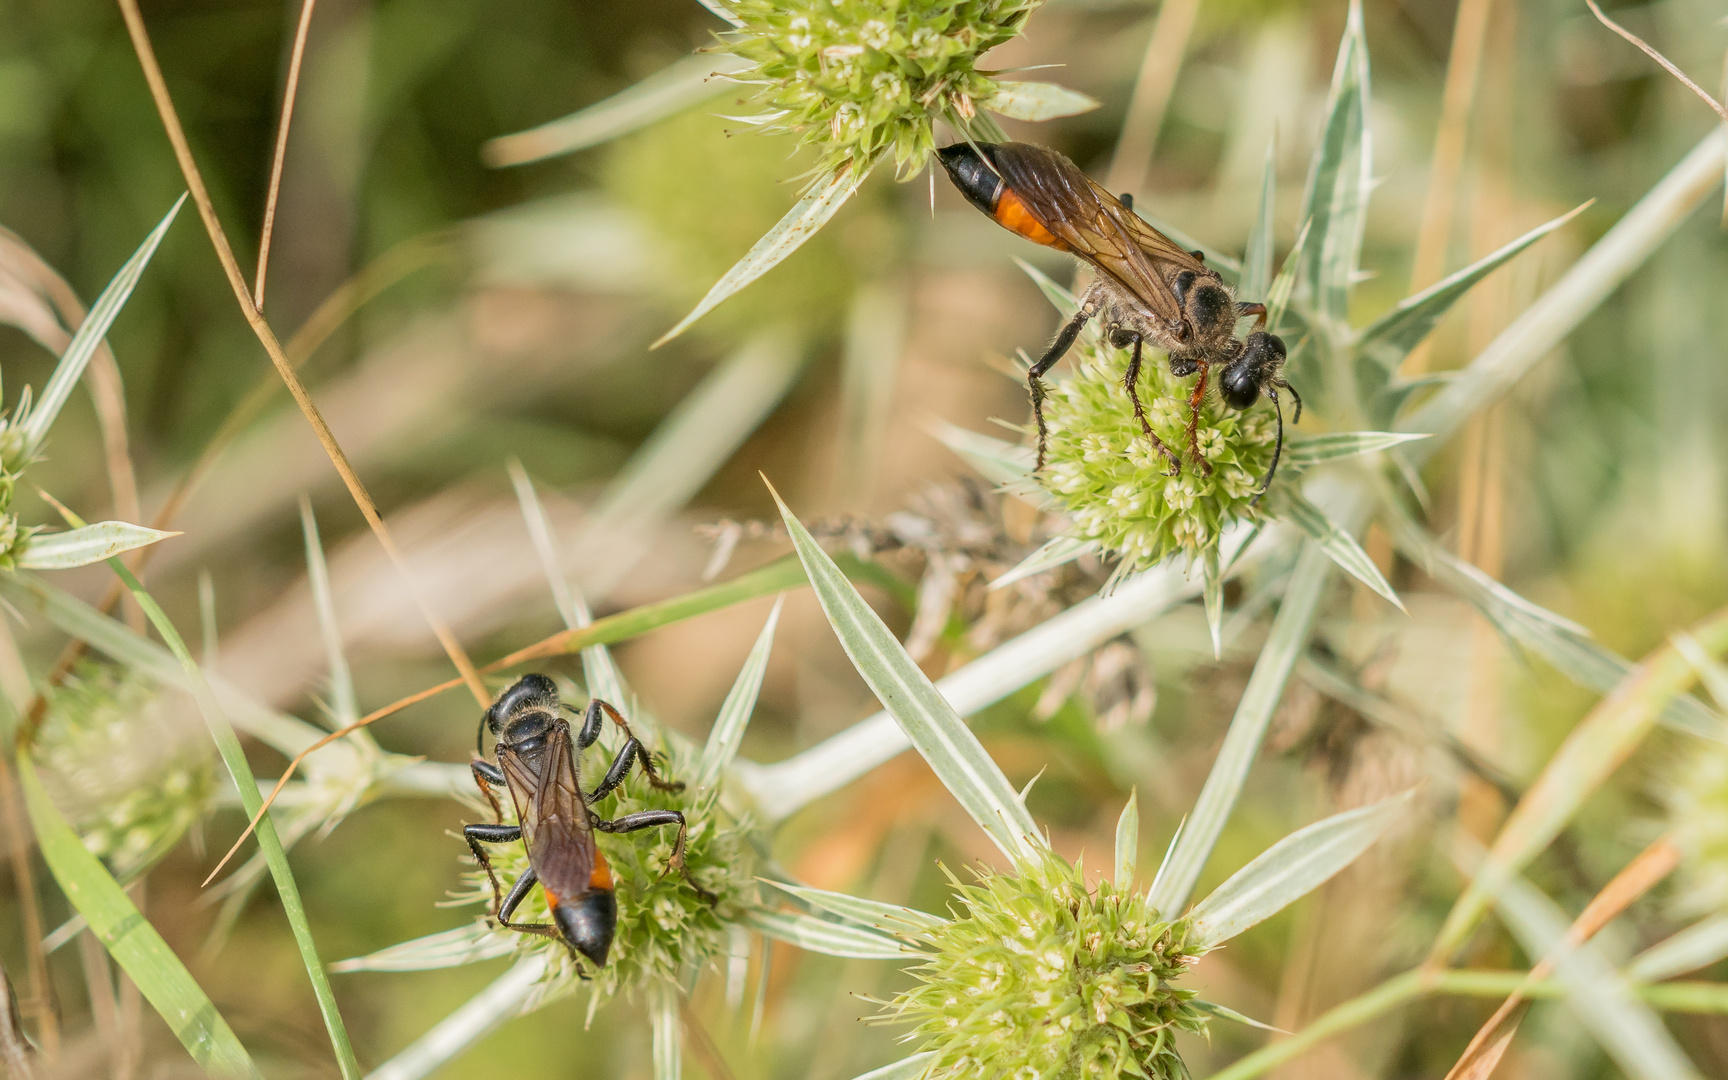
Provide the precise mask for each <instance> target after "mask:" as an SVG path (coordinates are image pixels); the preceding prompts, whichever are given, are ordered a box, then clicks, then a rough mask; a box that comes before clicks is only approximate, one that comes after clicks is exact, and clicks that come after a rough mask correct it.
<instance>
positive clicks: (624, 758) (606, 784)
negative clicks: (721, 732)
mask: <svg viewBox="0 0 1728 1080" xmlns="http://www.w3.org/2000/svg"><path fill="white" fill-rule="evenodd" d="M638 761H640V762H641V763H642V768H643V771H645V772H646V773H648V777H649V779H650V780H652V779H653V778H654V770H653V768H652V767H651V766H650V764H649V759H648V750H647V748H646V747H644V746H643V745H642V742H641V740H640V739H637V738H635V737H634V736H632V737H631V739H630V740H629V741H628V742H626V743H625V744H624V746H623V748H622V749H621V750H619V751H618V754H617V756H615V757H614V758H613V759H612V767H611V768H609V769H607V770H606V776H605V778H604V779H602V780H601V781H600V786H599V787H597V788H595V789H594V790H593V791H591V792H589V793H588V795H587V801H588V802H590V803H593V802H598V801H599V800H601V799H604V798H605V797H606V796H608V795H610V794H612V791H613V789H615V788H616V787H617V786H618V785H619V784H622V783H623V782H624V778H625V777H626V776H628V775H630V766H631V765H634V764H635V763H636V762H638ZM658 786H660V787H669V788H672V789H673V790H677V789H678V788H682V787H683V786H684V785H683V784H660V785H658Z"/></svg>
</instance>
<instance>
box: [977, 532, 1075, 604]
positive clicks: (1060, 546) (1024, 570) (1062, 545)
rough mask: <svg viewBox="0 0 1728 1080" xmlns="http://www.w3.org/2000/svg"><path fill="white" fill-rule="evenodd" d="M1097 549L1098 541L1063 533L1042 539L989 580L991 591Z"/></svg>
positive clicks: (1052, 568)
mask: <svg viewBox="0 0 1728 1080" xmlns="http://www.w3.org/2000/svg"><path fill="white" fill-rule="evenodd" d="M1097 550H1098V541H1096V540H1087V539H1084V538H1083V537H1078V536H1069V535H1068V534H1067V533H1063V534H1062V535H1060V536H1052V537H1051V538H1050V539H1048V540H1046V541H1044V544H1043V546H1041V547H1040V548H1039V549H1038V550H1037V551H1034V552H1033V553H1032V554H1030V555H1028V556H1026V557H1025V558H1024V559H1021V560H1020V562H1019V563H1017V564H1016V565H1015V567H1014V568H1013V569H1012V570H1009V571H1008V572H1007V573H1005V574H1003V575H1002V576H1000V577H998V578H995V579H993V580H992V581H991V582H990V588H991V590H992V591H994V590H996V589H1001V588H1005V587H1007V586H1009V585H1012V584H1014V583H1015V582H1016V581H1023V580H1025V579H1026V578H1029V577H1031V576H1032V575H1034V574H1042V573H1043V572H1044V571H1046V570H1054V569H1056V568H1057V567H1058V566H1066V565H1068V564H1069V563H1071V562H1073V561H1074V560H1075V559H1078V558H1079V557H1080V556H1082V555H1086V554H1090V553H1091V552H1094V551H1097Z"/></svg>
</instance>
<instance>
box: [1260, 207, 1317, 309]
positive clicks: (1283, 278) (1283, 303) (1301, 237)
mask: <svg viewBox="0 0 1728 1080" xmlns="http://www.w3.org/2000/svg"><path fill="white" fill-rule="evenodd" d="M1313 225H1314V219H1313V218H1309V219H1308V220H1307V221H1304V222H1303V223H1302V231H1301V232H1299V233H1297V234H1296V243H1294V244H1292V245H1291V247H1290V254H1288V255H1286V256H1284V265H1283V266H1281V267H1279V268H1278V276H1277V277H1275V278H1273V279H1272V287H1271V288H1270V289H1268V290H1267V291H1266V329H1267V330H1269V331H1271V332H1272V333H1274V334H1281V333H1284V332H1285V331H1284V318H1285V316H1286V314H1287V313H1288V312H1289V310H1290V297H1291V296H1293V295H1294V294H1295V292H1296V281H1297V279H1298V278H1299V277H1301V273H1302V249H1303V248H1305V247H1306V246H1307V244H1308V234H1309V232H1310V231H1312V228H1313Z"/></svg>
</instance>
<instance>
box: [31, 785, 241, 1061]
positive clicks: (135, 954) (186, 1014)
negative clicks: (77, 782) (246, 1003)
mask: <svg viewBox="0 0 1728 1080" xmlns="http://www.w3.org/2000/svg"><path fill="white" fill-rule="evenodd" d="M17 765H18V778H19V781H20V786H22V788H23V790H24V805H25V807H26V808H27V809H28V811H29V813H30V823H31V825H32V826H33V827H34V829H35V832H36V840H37V843H38V845H39V846H40V848H41V851H42V860H43V861H44V862H46V863H47V864H48V869H49V871H50V872H51V873H53V875H54V880H55V881H56V882H58V883H59V885H60V891H61V892H63V893H64V894H65V895H66V899H67V901H68V902H69V903H71V905H72V906H73V907H74V908H76V909H77V910H78V913H79V914H81V915H83V916H84V918H85V920H86V921H87V922H88V923H89V925H90V929H91V932H92V933H94V934H95V935H96V938H97V940H99V941H100V942H102V946H103V948H105V949H107V950H108V954H109V955H110V956H112V957H113V958H114V961H115V962H116V963H118V964H119V965H120V967H121V970H123V971H125V972H126V975H127V976H128V977H129V978H130V979H131V980H132V982H133V983H134V984H135V985H136V986H137V987H138V990H139V992H140V993H142V994H143V995H144V998H145V1000H147V1001H149V1002H150V1005H151V1007H152V1008H154V1009H155V1010H156V1012H157V1013H158V1014H159V1015H161V1017H162V1019H163V1020H164V1021H166V1022H167V1024H168V1027H169V1029H170V1030H171V1031H173V1032H174V1036H175V1037H176V1038H178V1039H179V1040H180V1043H181V1045H182V1046H184V1047H186V1051H187V1053H189V1054H191V1055H192V1060H193V1061H195V1062H197V1063H198V1065H199V1067H200V1068H202V1069H204V1070H205V1071H206V1072H208V1073H210V1074H211V1075H213V1076H219V1077H238V1076H246V1077H259V1078H262V1076H263V1073H261V1072H259V1071H258V1067H257V1066H256V1065H254V1064H253V1063H252V1058H251V1056H250V1055H249V1054H247V1053H246V1048H245V1047H244V1046H242V1045H240V1040H239V1039H237V1038H235V1036H234V1031H233V1029H232V1028H230V1027H229V1026H228V1022H227V1021H226V1020H224V1019H222V1015H221V1014H220V1013H218V1012H217V1011H216V1006H215V1005H214V1004H212V1003H211V1001H210V998H209V997H208V996H206V995H205V993H204V991H203V989H202V988H200V987H199V985H198V981H197V980H196V979H194V978H193V977H192V974H191V972H189V971H187V970H186V967H185V965H184V964H182V963H181V962H180V958H179V957H177V956H175V955H174V951H173V950H172V949H170V948H169V947H168V943H167V942H165V941H163V940H162V935H160V934H158V933H157V932H156V928H155V927H153V926H151V925H150V923H149V921H148V920H146V919H145V918H144V915H143V913H142V912H140V911H139V910H138V909H137V908H136V907H134V906H133V904H132V901H131V900H130V899H129V898H128V897H127V896H126V890H124V889H122V888H121V887H120V883H119V882H117V881H115V880H114V878H113V876H112V875H111V874H109V873H108V870H107V869H106V868H105V867H104V866H103V865H102V863H101V861H100V860H98V859H97V858H96V856H94V855H92V854H90V852H89V851H87V850H86V849H85V847H84V843H83V841H81V840H79V839H78V834H77V833H75V832H73V831H72V826H71V825H69V824H67V823H66V819H65V818H63V817H61V816H60V811H59V810H57V809H55V807H54V803H53V801H52V800H50V799H49V797H48V792H47V791H46V790H45V789H44V788H43V787H42V781H41V779H40V778H39V777H37V775H36V767H35V765H34V763H32V762H31V760H30V754H29V752H28V751H20V753H19V754H18V757H17Z"/></svg>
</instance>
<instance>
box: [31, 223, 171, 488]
mask: <svg viewBox="0 0 1728 1080" xmlns="http://www.w3.org/2000/svg"><path fill="white" fill-rule="evenodd" d="M185 201H186V196H185V195H181V196H180V197H179V198H178V199H176V200H174V206H173V207H172V208H171V209H170V210H169V211H168V215H167V216H166V217H164V218H163V219H162V221H161V223H160V224H158V225H157V226H156V228H154V229H153V230H151V232H150V235H149V236H146V237H145V238H144V242H143V243H142V244H140V245H138V250H137V251H135V252H133V253H132V257H131V258H130V259H127V260H126V265H124V266H122V267H121V268H120V272H119V273H117V274H115V275H114V280H112V281H110V282H109V283H108V287H107V288H106V289H103V290H102V295H101V296H99V297H97V298H96V303H95V304H94V305H92V306H91V308H90V314H89V315H87V316H85V318H84V322H83V323H82V324H80V325H79V327H78V332H77V333H76V334H73V335H72V340H71V342H69V343H68V344H67V346H66V351H65V352H64V353H62V354H61V355H60V362H59V363H58V364H56V365H55V366H54V374H53V375H51V376H49V377H48V385H46V386H44V387H43V388H42V396H41V397H39V398H38V399H37V400H36V403H35V404H34V405H32V406H31V407H30V412H29V415H27V416H24V417H20V418H19V420H18V427H19V433H20V435H22V436H23V439H22V441H23V444H24V452H23V454H22V455H21V457H22V459H23V460H26V461H28V460H29V459H30V458H32V457H34V456H35V454H36V451H37V450H38V449H39V448H40V447H41V445H42V440H43V439H45V438H46V437H47V436H48V429H49V428H50V427H51V426H53V424H54V420H55V418H56V417H58V416H59V415H60V409H61V408H62V407H63V406H64V405H65V404H66V399H67V398H68V397H71V396H72V388H73V387H74V386H77V385H78V380H79V379H81V378H83V376H84V368H85V366H86V365H88V364H89V363H90V357H92V356H94V355H95V353H96V346H98V345H100V344H101V343H102V339H103V338H104V337H106V336H107V334H108V328H109V327H110V326H112V325H114V317H115V316H117V315H119V314H120V309H121V308H122V307H124V306H125V304H126V300H127V298H128V297H130V296H131V295H132V290H133V288H135V287H136V286H137V284H138V279H139V278H140V277H142V276H143V274H144V267H145V266H146V265H147V264H148V263H149V262H150V257H151V256H152V255H154V254H156V248H157V246H158V245H160V244H161V243H162V237H164V236H166V235H167V234H168V226H170V225H172V224H174V216H175V215H176V214H178V213H180V206H181V204H183V203H184V202H185Z"/></svg>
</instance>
